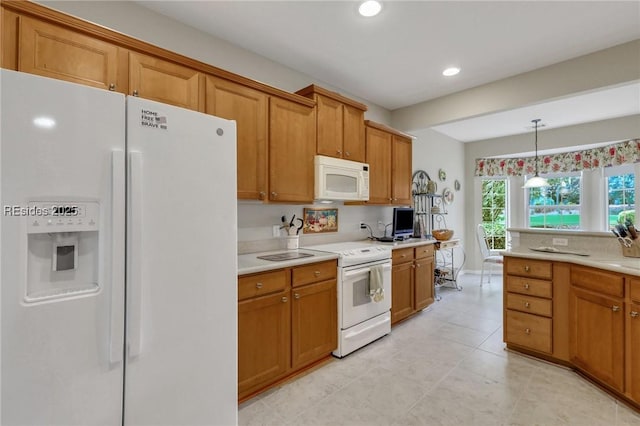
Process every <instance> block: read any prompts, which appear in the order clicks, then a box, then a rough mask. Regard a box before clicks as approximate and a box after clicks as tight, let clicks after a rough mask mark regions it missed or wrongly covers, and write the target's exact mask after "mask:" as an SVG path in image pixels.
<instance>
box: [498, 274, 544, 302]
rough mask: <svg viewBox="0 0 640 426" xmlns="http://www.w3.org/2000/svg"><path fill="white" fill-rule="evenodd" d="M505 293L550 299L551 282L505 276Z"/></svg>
mask: <svg viewBox="0 0 640 426" xmlns="http://www.w3.org/2000/svg"><path fill="white" fill-rule="evenodd" d="M507 291H509V292H512V293H520V294H526V295H530V296H537V297H547V298H549V299H550V298H551V296H552V295H553V285H552V283H551V281H545V280H535V279H532V278H524V277H513V276H509V275H507Z"/></svg>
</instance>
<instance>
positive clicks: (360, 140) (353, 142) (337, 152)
mask: <svg viewBox="0 0 640 426" xmlns="http://www.w3.org/2000/svg"><path fill="white" fill-rule="evenodd" d="M296 93H297V94H299V95H302V96H306V97H308V98H310V99H313V100H315V101H316V110H317V116H316V136H317V147H316V153H317V154H319V155H326V156H328V157H336V158H344V159H345V160H351V161H359V162H364V161H365V142H364V140H365V135H364V133H365V132H364V112H365V111H366V110H367V106H366V105H364V104H361V103H359V102H356V101H354V100H351V99H349V98H346V97H344V96H342V95H340V94H339V93H335V92H331V91H329V90H327V89H323V88H322V87H319V86H316V85H314V84H312V85H310V86H308V87H305V88H304V89H301V90H298V91H297V92H296Z"/></svg>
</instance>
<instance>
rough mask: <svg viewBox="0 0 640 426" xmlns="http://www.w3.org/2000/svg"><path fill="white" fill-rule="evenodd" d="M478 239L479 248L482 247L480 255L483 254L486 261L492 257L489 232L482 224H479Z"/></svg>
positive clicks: (477, 229)
mask: <svg viewBox="0 0 640 426" xmlns="http://www.w3.org/2000/svg"><path fill="white" fill-rule="evenodd" d="M476 237H478V246H480V253H482V259H483V260H484V259H486V258H488V257H489V256H491V251H490V250H489V245H488V244H487V232H486V231H485V230H484V226H482V224H479V225H478V227H477V228H476Z"/></svg>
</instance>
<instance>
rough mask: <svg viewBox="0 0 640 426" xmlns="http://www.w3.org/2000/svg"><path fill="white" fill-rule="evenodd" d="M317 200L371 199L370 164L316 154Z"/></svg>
mask: <svg viewBox="0 0 640 426" xmlns="http://www.w3.org/2000/svg"><path fill="white" fill-rule="evenodd" d="M314 162H315V199H316V200H344V201H367V200H369V165H368V164H366V163H358V162H356V161H350V160H343V159H341V158H332V157H325V156H323V155H316V156H315V159H314Z"/></svg>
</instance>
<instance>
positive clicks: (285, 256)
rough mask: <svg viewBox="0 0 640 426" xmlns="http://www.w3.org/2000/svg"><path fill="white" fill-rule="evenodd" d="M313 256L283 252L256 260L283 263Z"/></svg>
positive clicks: (259, 257)
mask: <svg viewBox="0 0 640 426" xmlns="http://www.w3.org/2000/svg"><path fill="white" fill-rule="evenodd" d="M311 256H313V254H310V253H301V252H295V251H294V252H292V251H285V252H283V253H275V254H268V255H265V256H258V259H263V260H270V261H272V262H284V261H285V260H293V259H302V258H303V257H311Z"/></svg>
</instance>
